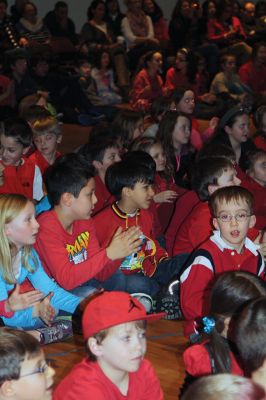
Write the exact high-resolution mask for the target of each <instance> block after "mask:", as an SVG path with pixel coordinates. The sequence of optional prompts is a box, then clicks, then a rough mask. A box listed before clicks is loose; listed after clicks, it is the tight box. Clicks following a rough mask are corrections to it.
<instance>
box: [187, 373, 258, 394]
mask: <svg viewBox="0 0 266 400" xmlns="http://www.w3.org/2000/svg"><path fill="white" fill-rule="evenodd" d="M265 396H266V393H265V390H264V389H263V388H262V387H261V386H260V385H257V384H256V383H255V382H253V381H252V380H251V379H247V378H244V377H243V376H237V375H230V374H217V375H211V376H205V377H203V378H200V379H199V380H197V381H196V382H194V383H193V385H191V387H190V388H189V389H188V391H187V392H186V393H185V395H184V396H183V397H182V398H181V400H217V399H219V400H264V399H265Z"/></svg>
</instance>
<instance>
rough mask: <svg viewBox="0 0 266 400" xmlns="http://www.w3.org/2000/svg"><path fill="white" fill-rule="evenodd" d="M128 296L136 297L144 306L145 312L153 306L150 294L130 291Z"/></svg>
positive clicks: (148, 311) (149, 310)
mask: <svg viewBox="0 0 266 400" xmlns="http://www.w3.org/2000/svg"><path fill="white" fill-rule="evenodd" d="M130 296H132V297H134V298H135V299H137V300H138V301H139V302H140V303H141V304H142V305H143V306H144V308H145V310H146V312H147V313H150V312H151V311H152V308H153V300H152V298H151V296H149V295H148V294H146V293H131V294H130Z"/></svg>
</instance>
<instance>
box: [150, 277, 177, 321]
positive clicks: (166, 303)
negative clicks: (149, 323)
mask: <svg viewBox="0 0 266 400" xmlns="http://www.w3.org/2000/svg"><path fill="white" fill-rule="evenodd" d="M156 312H165V313H166V316H165V319H170V320H174V319H183V316H182V312H181V309H180V303H179V280H177V279H176V280H174V281H172V282H171V283H170V284H169V285H168V286H167V287H166V288H163V289H162V290H161V291H160V292H159V293H158V295H157V297H156Z"/></svg>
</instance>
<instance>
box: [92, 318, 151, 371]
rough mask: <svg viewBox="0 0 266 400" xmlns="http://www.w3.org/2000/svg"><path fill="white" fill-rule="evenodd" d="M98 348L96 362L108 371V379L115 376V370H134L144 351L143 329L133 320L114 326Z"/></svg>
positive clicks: (138, 364)
mask: <svg viewBox="0 0 266 400" xmlns="http://www.w3.org/2000/svg"><path fill="white" fill-rule="evenodd" d="M99 348H100V352H101V354H100V356H99V357H98V363H99V365H100V366H101V368H102V369H103V370H104V371H108V377H109V378H110V379H112V377H114V376H117V372H120V373H124V372H136V371H137V370H138V369H139V366H140V364H141V362H142V360H143V358H144V355H145V353H146V337H145V330H144V329H141V328H139V327H138V326H137V325H136V323H135V322H128V323H125V324H120V325H117V326H114V327H113V328H111V329H110V330H109V332H108V335H107V336H106V338H105V339H104V340H103V341H102V343H101V344H100V345H99Z"/></svg>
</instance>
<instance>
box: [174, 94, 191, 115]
mask: <svg viewBox="0 0 266 400" xmlns="http://www.w3.org/2000/svg"><path fill="white" fill-rule="evenodd" d="M194 108H195V96H194V93H193V92H192V90H187V91H186V92H185V93H184V96H183V97H182V99H181V100H180V101H179V103H178V105H177V110H178V111H181V112H183V113H186V114H192V113H193V111H194Z"/></svg>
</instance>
